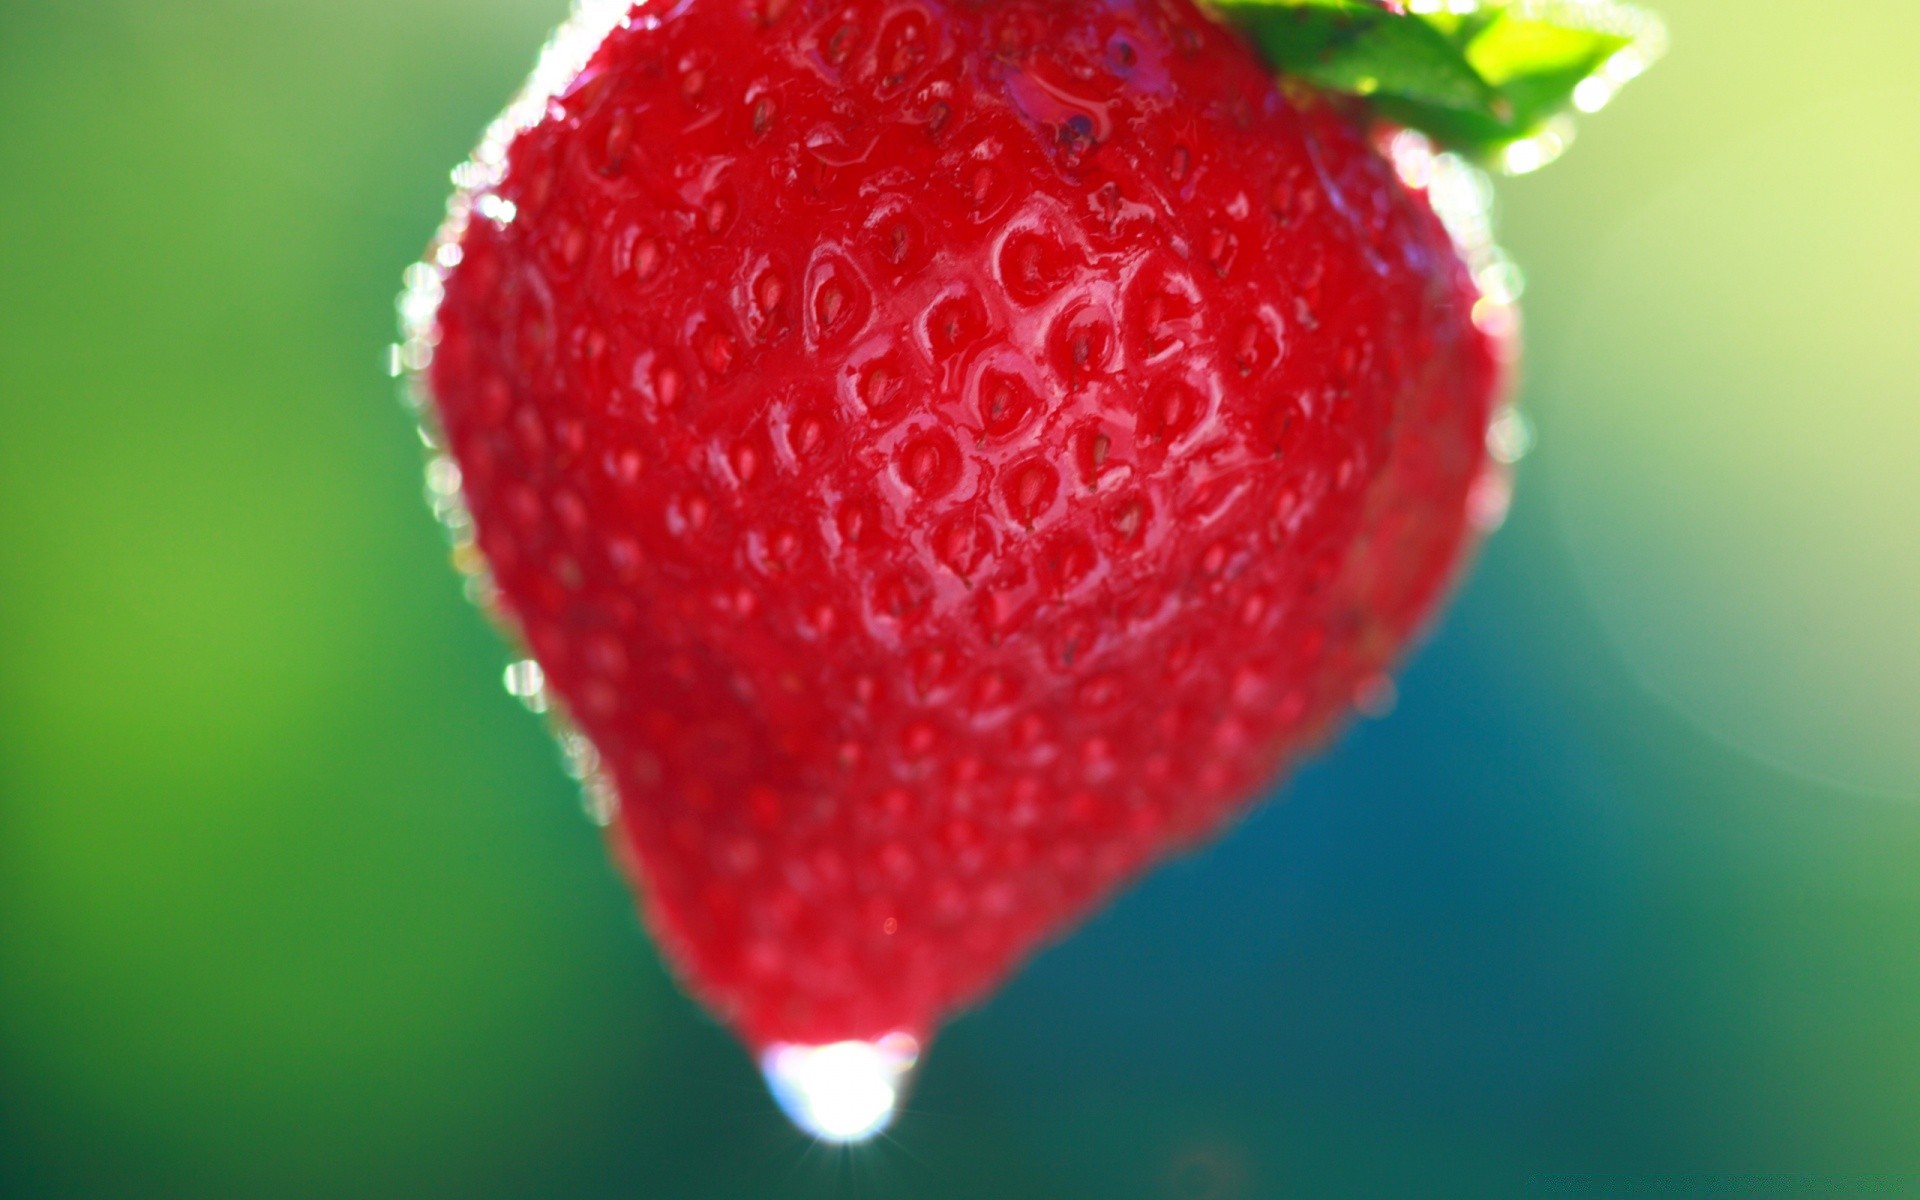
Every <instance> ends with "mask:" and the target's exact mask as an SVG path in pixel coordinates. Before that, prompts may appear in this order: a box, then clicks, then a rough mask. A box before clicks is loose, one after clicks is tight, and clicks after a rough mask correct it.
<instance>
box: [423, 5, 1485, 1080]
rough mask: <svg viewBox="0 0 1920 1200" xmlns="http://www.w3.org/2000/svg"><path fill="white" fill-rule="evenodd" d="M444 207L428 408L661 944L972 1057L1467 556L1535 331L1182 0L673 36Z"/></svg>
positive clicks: (757, 1014)
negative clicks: (1510, 341)
mask: <svg viewBox="0 0 1920 1200" xmlns="http://www.w3.org/2000/svg"><path fill="white" fill-rule="evenodd" d="M538 99H544V100H545V105H544V108H541V109H536V110H534V111H532V112H531V113H530V114H529V115H527V117H526V119H525V120H524V121H522V122H521V123H520V124H521V126H522V127H520V128H516V129H515V130H514V131H513V133H514V136H513V137H512V138H511V139H510V141H505V140H503V142H502V148H503V150H504V158H503V159H501V160H500V161H499V163H498V164H497V166H498V169H497V170H496V171H495V173H494V176H493V177H491V178H488V179H486V180H485V181H483V182H482V183H480V184H479V185H477V187H476V188H475V189H474V190H473V191H472V192H471V193H467V194H463V195H462V196H461V197H460V198H458V199H457V201H456V210H455V220H454V223H453V224H452V225H450V227H449V232H448V234H447V235H446V239H445V240H444V241H443V243H442V245H441V246H440V248H439V250H438V254H437V259H436V261H437V263H438V264H439V268H440V270H439V274H438V275H437V276H436V279H437V281H438V282H441V283H443V285H444V296H443V298H441V299H440V300H439V303H438V307H437V311H435V312H433V313H432V314H431V316H430V321H429V322H428V328H429V334H428V337H427V340H428V342H429V343H430V344H431V346H432V355H431V363H430V365H428V366H427V369H426V371H425V373H424V380H425V383H426V385H427V389H428V392H429V393H430V396H431V399H432V401H433V406H434V409H435V410H436V412H437V416H438V418H439V422H440V424H441V426H442V427H443V429H444V435H445V438H446V444H447V446H448V449H449V452H450V454H451V456H452V458H453V460H454V461H455V462H456V463H457V464H458V467H459V472H460V474H459V478H460V480H461V481H462V482H461V490H462V491H463V493H464V497H465V501H466V505H467V506H468V508H469V509H470V511H471V515H472V518H473V522H474V528H475V529H476V530H477V545H478V549H479V552H480V554H481V555H482V556H484V561H485V564H486V567H487V570H488V571H489V573H490V576H491V579H492V581H493V589H494V590H493V599H494V600H495V602H496V605H497V607H498V609H499V611H500V613H501V615H502V617H503V619H504V620H505V621H506V622H507V623H508V624H509V626H510V627H511V628H512V629H513V630H514V631H515V632H516V634H517V635H518V636H519V637H520V638H521V639H522V640H523V641H524V642H525V644H526V645H527V647H528V648H529V649H530V651H531V653H532V654H533V655H534V656H535V657H536V658H537V659H538V661H539V662H540V663H541V664H542V666H543V667H544V669H545V674H546V679H547V681H548V685H549V687H550V688H551V690H552V692H553V693H554V694H555V695H556V696H557V697H558V699H559V701H560V702H561V704H562V705H563V706H564V710H565V712H566V714H567V715H568V717H569V718H570V720H571V721H572V723H573V724H574V725H575V726H576V727H577V728H578V729H579V731H580V732H581V733H582V734H583V735H584V736H585V737H586V738H587V739H589V740H590V741H591V743H592V745H593V746H594V747H595V749H596V750H597V752H598V753H597V759H598V763H599V767H598V769H599V771H600V772H602V773H603V778H604V784H603V786H610V788H611V791H612V793H613V794H615V795H617V803H616V804H615V805H614V811H613V817H612V825H611V829H610V836H611V838H612V840H613V842H614V844H615V846H616V848H617V850H618V852H619V854H620V856H621V857H622V859H623V860H624V862H625V863H626V864H627V866H628V867H629V869H630V871H631V874H632V877H633V880H634V882H635V885H636V887H637V889H638V890H639V892H640V893H641V896H642V899H643V902H644V908H645V911H646V912H647V914H648V916H649V919H650V923H651V925H652V928H653V929H654V931H655V932H656V934H657V936H658V938H659V941H660V943H661V945H662V946H663V948H664V951H665V953H666V954H667V956H668V958H669V959H670V960H671V961H672V962H673V963H674V964H675V965H676V966H677V967H678V969H679V970H680V972H681V973H682V975H683V977H684V979H685V981H686V983H687V985H688V986H689V987H690V988H691V989H692V990H693V991H694V992H696V993H697V994H698V995H699V996H701V997H702V998H704V1000H705V1001H706V1002H707V1003H708V1004H709V1005H711V1006H712V1008H713V1009H714V1010H715V1012H716V1013H718V1014H719V1016H720V1017H721V1018H722V1019H723V1020H725V1021H726V1022H727V1023H728V1024H729V1025H731V1026H732V1027H733V1028H735V1029H736V1030H737V1031H738V1032H739V1033H740V1034H741V1035H742V1037H744V1038H745V1039H746V1040H747V1041H748V1042H750V1043H752V1044H753V1045H755V1046H757V1047H764V1046H768V1045H773V1044H788V1043H791V1044H803V1045H806V1044H824V1043H831V1042H837V1041H841V1040H847V1039H874V1038H878V1037H880V1036H882V1035H885V1034H889V1033H894V1032H905V1033H908V1034H912V1035H915V1036H924V1035H926V1034H928V1033H930V1032H931V1031H932V1030H933V1028H934V1027H935V1026H936V1025H937V1023H938V1022H939V1020H940V1019H941V1018H942V1017H943V1016H944V1015H946V1014H947V1013H949V1012H951V1011H952V1010H954V1009H955V1008H956V1007H958V1006H961V1005H964V1004H966V1003H967V1002H969V1001H970V1000H973V999H975V998H977V997H978V996H980V995H981V994H982V993H983V992H984V991H986V990H987V989H989V988H990V987H992V986H993V985H994V984H995V983H996V982H997V981H998V980H1000V979H1001V978H1002V977H1003V976H1004V975H1005V974H1006V973H1007V972H1008V971H1009V970H1011V969H1012V968H1013V967H1014V966H1015V965H1017V964H1018V963H1019V962H1020V961H1021V960H1022V959H1023V958H1024V957H1025V956H1026V955H1028V954H1029V953H1030V952H1032V951H1033V950H1034V949H1035V948H1036V947H1037V946H1038V945H1040V944H1043V943H1044V942H1045V941H1046V940H1047V939H1049V938H1052V937H1056V936H1059V935H1060V934H1062V933H1063V932H1064V931H1065V930H1066V929H1067V928H1069V927H1070V926H1071V924H1072V923H1073V922H1074V921H1075V920H1076V919H1078V918H1079V917H1080V916H1081V915H1082V914H1084V913H1085V912H1087V911H1088V909H1089V908H1090V907H1091V906H1093V905H1095V904H1097V903H1098V902H1099V901H1100V900H1101V899H1103V898H1104V897H1105V896H1107V895H1108V894H1110V893H1111V892H1112V891H1113V890H1114V889H1115V888H1116V887H1117V886H1119V885H1121V884H1123V883H1124V882H1125V881H1127V880H1128V879H1129V878H1131V877H1133V876H1134V875H1135V874H1137V873H1138V872H1139V871H1140V870H1142V869H1143V868H1145V867H1146V866H1148V865H1150V864H1151V863H1153V862H1154V861H1155V860H1157V859H1159V858H1161V857H1163V856H1165V855H1167V854H1169V853H1171V852H1174V851H1176V850H1178V849H1180V848H1182V847H1185V846H1188V845H1191V844H1192V843H1193V842H1194V841H1195V840H1196V839H1201V838H1205V837H1206V836H1208V835H1209V834H1211V833H1213V832H1215V831H1217V830H1218V829H1219V828H1221V826H1222V825H1223V823H1225V822H1226V821H1228V820H1229V819H1230V818H1231V817H1232V816H1233V815H1234V814H1235V813H1237V812H1239V811H1241V810H1242V809H1243V808H1244V806H1245V805H1246V804H1248V803H1249V802H1250V801H1251V800H1252V798H1254V797H1256V796H1257V795H1258V794H1259V793H1261V792H1262V791H1263V790H1265V789H1267V788H1268V787H1269V786H1270V785H1271V784H1272V783H1273V782H1274V780H1275V779H1276V777H1277V776H1278V775H1279V773H1280V772H1281V771H1282V770H1283V769H1285V768H1286V767H1287V766H1288V765H1289V764H1291V763H1292V762H1294V761H1295V760H1296V759H1297V758H1298V757H1299V755H1301V754H1302V753H1303V752H1305V751H1307V750H1310V749H1311V748H1312V747H1313V746H1314V745H1315V744H1317V743H1319V742H1321V741H1323V740H1324V739H1325V738H1326V737H1327V736H1328V734H1329V733H1330V732H1331V731H1332V730H1333V729H1334V728H1335V727H1336V726H1337V724H1338V722H1339V721H1340V720H1341V719H1342V718H1343V717H1344V716H1345V715H1346V714H1347V713H1348V712H1349V711H1350V710H1351V709H1352V708H1353V705H1354V702H1355V698H1356V696H1357V695H1359V694H1361V693H1363V692H1364V691H1365V689H1367V688H1368V687H1370V686H1374V685H1375V684H1376V683H1377V681H1378V680H1379V679H1380V677H1381V675H1382V672H1383V671H1385V670H1387V669H1388V668H1390V667H1391V666H1392V664H1393V661H1394V660H1395V658H1396V656H1398V655H1399V654H1400V653H1401V652H1402V651H1403V649H1404V647H1405V646H1406V644H1407V642H1408V640H1409V638H1410V637H1411V636H1413V635H1414V634H1415V633H1417V631H1418V630H1419V628H1420V627H1421V625H1422V623H1423V622H1424V621H1425V620H1426V619H1427V618H1428V617H1429V616H1430V614H1431V612H1432V610H1433V609H1434V608H1435V606H1436V604H1437V602H1438V600H1439V599H1440V598H1441V596H1442V594H1443V593H1444V591H1445V589H1446V586H1447V584H1448V582H1449V580H1450V579H1451V578H1452V577H1453V575H1454V574H1455V572H1456V570H1457V567H1458V563H1459V560H1460V559H1461V557H1462V555H1463V553H1464V552H1465V550H1466V549H1467V547H1468V544H1469V543H1470V542H1471V540H1472V535H1473V533H1474V521H1473V519H1472V516H1473V514H1472V511H1471V510H1472V507H1473V504H1472V498H1473V497H1474V496H1475V494H1476V485H1478V484H1481V483H1484V482H1485V481H1487V480H1488V479H1490V478H1492V477H1493V472H1494V471H1495V468H1494V467H1493V466H1492V465H1491V464H1490V463H1489V462H1488V459H1487V455H1486V451H1485V441H1486V437H1485V434H1486V429H1487V425H1488V422H1489V419H1490V417H1491V415H1492V410H1493V406H1494V403H1495V401H1496V400H1497V398H1498V396H1499V392H1500V389H1501V387H1502V384H1503V369H1502V366H1501V363H1502V353H1501V350H1502V347H1501V345H1500V344H1499V343H1498V341H1497V340H1496V339H1495V338H1493V337H1490V336H1489V335H1487V334H1486V333H1483V332H1482V331H1481V330H1480V329H1479V328H1477V327H1476V325H1475V323H1474V320H1473V309H1474V305H1475V302H1476V300H1478V299H1479V296H1478V293H1477V292H1476V291H1475V289H1474V286H1473V283H1472V279H1471V275H1470V273H1469V271H1468V270H1467V268H1466V266H1465V265H1464V264H1463V263H1462V261H1461V258H1460V256H1459V254H1458V252H1457V251H1456V249H1455V247H1454V245H1453V244H1452V242H1451V241H1450V240H1449V238H1448V236H1447V234H1446V232H1445V230H1444V228H1443V227H1442V225H1441V223H1440V221H1439V220H1438V219H1437V218H1436V217H1435V215H1434V213H1433V212H1432V211H1431V209H1430V208H1429V207H1428V204H1427V202H1426V199H1425V198H1424V196H1423V195H1421V194H1420V193H1419V192H1417V191H1415V190H1412V189H1410V188H1409V187H1407V186H1406V185H1405V184H1403V183H1402V182H1401V180H1400V179H1399V178H1398V176H1397V175H1396V174H1395V172H1394V170H1393V168H1392V166H1391V164H1390V163H1389V162H1387V161H1386V159H1385V158H1384V157H1383V156H1382V155H1381V153H1380V152H1379V150H1378V149H1377V147H1376V145H1375V143H1374V141H1373V140H1372V139H1371V137H1370V135H1369V132H1368V131H1367V130H1366V129H1365V128H1364V127H1363V125H1362V124H1361V122H1360V120H1359V119H1358V118H1357V117H1356V116H1355V115H1354V113H1353V112H1352V111H1351V110H1349V109H1347V108H1344V107H1341V106H1339V105H1338V104H1336V103H1335V102H1332V101H1329V100H1326V99H1322V98H1319V97H1317V96H1315V95H1313V94H1311V93H1308V92H1306V91H1305V90H1302V89H1296V88H1294V87H1292V86H1291V85H1287V84H1284V83H1281V84H1276V82H1275V81H1274V80H1273V78H1272V77H1271V76H1270V74H1268V73H1267V71H1266V70H1265V69H1264V68H1263V67H1262V65H1261V64H1260V63H1259V62H1258V61H1257V59H1256V58H1255V56H1254V55H1253V54H1252V52H1251V51H1250V50H1248V49H1247V48H1246V47H1245V46H1244V45H1243V44H1242V43H1241V42H1240V41H1239V40H1238V39H1237V38H1236V37H1235V36H1234V35H1232V34H1230V33H1229V32H1227V31H1226V30H1225V29H1223V28H1222V27H1220V26H1218V25H1216V24H1215V23H1213V22H1212V21H1211V20H1209V19H1208V18H1207V17H1206V16H1204V15H1203V14H1202V13H1201V12H1199V11H1198V10H1196V9H1195V8H1194V7H1192V5H1191V4H1190V3H1189V2H1188V0H974V2H965V0H846V2H833V3H829V2H826V0H681V2H680V3H678V4H674V5H667V4H644V5H641V6H638V7H636V8H635V9H634V10H633V11H632V12H631V13H630V14H629V15H628V16H627V18H626V19H625V20H624V21H623V22H622V23H621V24H620V25H619V26H618V27H617V28H615V29H614V30H613V32H612V33H611V34H609V35H608V36H607V37H606V39H605V40H604V42H602V43H600V45H599V46H598V49H597V50H596V51H594V52H593V53H592V55H591V58H590V61H588V63H587V65H586V66H585V68H584V69H583V70H580V71H578V72H577V74H573V75H572V76H571V77H570V78H569V79H566V80H562V81H559V82H558V83H557V84H556V85H555V87H554V90H553V94H552V95H551V97H538Z"/></svg>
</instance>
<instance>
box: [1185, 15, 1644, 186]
mask: <svg viewBox="0 0 1920 1200" xmlns="http://www.w3.org/2000/svg"><path fill="white" fill-rule="evenodd" d="M1213 8H1214V10H1215V11H1216V12H1218V13H1219V14H1220V15H1221V16H1222V17H1223V18H1225V19H1226V20H1227V21H1228V22H1229V23H1230V24H1232V25H1234V26H1236V27H1238V28H1239V29H1240V30H1241V31H1242V32H1244V33H1245V34H1246V35H1247V37H1248V38H1249V40H1250V41H1252V43H1253V44H1254V46H1255V47H1256V48H1257V49H1258V50H1259V51H1260V53H1261V55H1262V56H1263V57H1264V58H1265V59H1266V60H1267V62H1268V63H1269V64H1270V65H1271V66H1272V67H1273V68H1274V70H1275V71H1276V72H1278V73H1280V74H1283V75H1287V76H1291V77H1293V78H1296V79H1300V80H1303V81H1305V82H1307V83H1310V84H1312V85H1314V86H1316V87H1319V88H1322V89H1325V90H1328V91H1333V92H1339V93H1343V94H1345V95H1349V96H1355V97H1359V98H1361V99H1363V100H1364V102H1365V103H1366V104H1368V105H1369V106H1370V107H1371V108H1372V109H1373V110H1374V111H1375V112H1377V113H1378V114H1379V115H1380V116H1381V117H1382V118H1384V119H1385V120H1387V121H1390V122H1392V123H1394V124H1396V125H1400V126H1403V127H1406V128H1410V129H1417V130H1419V131H1420V132H1422V133H1424V134H1426V135H1427V136H1428V137H1429V138H1431V139H1433V141H1434V142H1435V143H1436V144H1437V145H1439V146H1440V147H1441V148H1442V149H1445V150H1449V151H1452V152H1454V153H1457V154H1459V155H1461V156H1463V157H1465V158H1467V159H1470V160H1472V161H1474V162H1477V163H1480V164H1482V165H1486V166H1491V167H1494V168H1496V169H1499V170H1502V171H1505V172H1507V173H1509V174H1515V175H1522V174H1526V173H1528V172H1530V171H1534V170H1538V169H1539V168H1540V167H1543V166H1546V165H1547V164H1548V163H1550V162H1552V161H1553V160H1554V159H1556V158H1558V157H1559V156H1560V154H1561V153H1563V152H1564V151H1565V150H1566V148H1567V146H1568V145H1570V144H1571V143H1572V140H1573V129H1574V127H1573V119H1572V118H1573V115H1574V114H1575V113H1594V112H1598V111H1599V110H1600V109H1601V108H1604V107H1605V106H1606V105H1607V104H1608V103H1609V102H1610V101H1611V100H1612V99H1613V97H1614V96H1615V95H1616V94H1617V93H1618V92H1619V91H1620V89H1621V88H1623V87H1625V86H1626V85H1627V84H1628V83H1630V82H1632V81H1633V80H1634V79H1635V78H1637V77H1639V76H1640V75H1641V74H1642V73H1643V72H1645V71H1646V69H1647V68H1648V67H1650V66H1652V65H1653V64H1654V63H1655V62H1656V61H1658V60H1659V59H1660V57H1661V56H1662V55H1663V54H1664V53H1665V52H1666V48H1667V33H1666V26H1665V24H1664V23H1663V22H1662V21H1661V20H1660V19H1659V18H1658V17H1657V16H1655V15H1654V14H1652V13H1651V12H1648V11H1646V10H1645V9H1641V8H1637V7H1634V6H1632V5H1627V4H1620V3H1615V2H1613V0H1214V2H1213Z"/></svg>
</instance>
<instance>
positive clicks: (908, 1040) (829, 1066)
mask: <svg viewBox="0 0 1920 1200" xmlns="http://www.w3.org/2000/svg"><path fill="white" fill-rule="evenodd" d="M919 1059H920V1042H919V1040H918V1039H916V1038H914V1037H913V1036H912V1035H911V1034H906V1033H890V1034H887V1035H886V1036H885V1037H882V1038H879V1039H877V1040H875V1041H871V1042H834V1043H832V1044H831V1045H825V1046H797V1045H792V1044H789V1043H784V1042H781V1043H775V1044H774V1045H772V1046H769V1047H768V1048H767V1050H766V1052H765V1053H764V1054H762V1055H761V1057H760V1071H761V1074H762V1075H764V1076H765V1077H766V1080H767V1087H768V1089H769V1090H770V1091H772V1093H773V1098H774V1101H775V1102H776V1103H778V1104H779V1105H780V1110H781V1111H782V1112H784V1113H786V1114H787V1116H788V1118H789V1119H791V1120H792V1121H793V1123H794V1124H795V1125H798V1126H799V1127H800V1128H801V1129H802V1130H804V1131H805V1132H807V1133H809V1134H811V1135H813V1136H814V1137H816V1138H819V1139H820V1140H821V1141H824V1142H834V1143H837V1144H842V1145H844V1144H848V1143H852V1142H861V1141H865V1140H866V1139H868V1138H870V1137H872V1136H874V1135H875V1134H877V1133H879V1132H880V1131H881V1130H883V1129H885V1128H886V1127H887V1126H888V1125H889V1124H890V1123H892V1121H893V1116H894V1113H895V1112H896V1111H898V1109H899V1106H900V1093H901V1090H902V1088H903V1087H904V1085H905V1084H906V1081H907V1077H908V1074H909V1072H911V1071H912V1070H913V1066H914V1064H915V1063H916V1062H918V1061H919Z"/></svg>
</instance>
